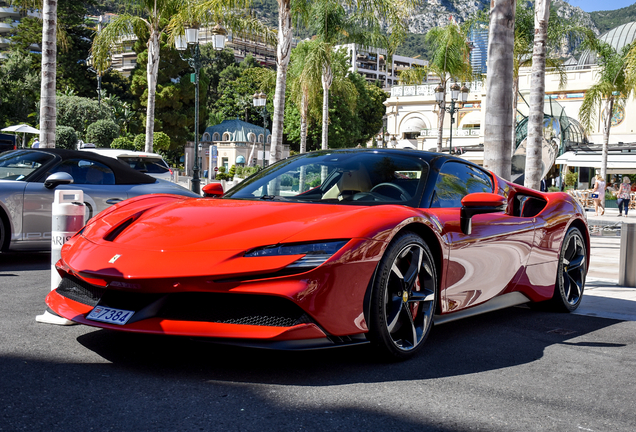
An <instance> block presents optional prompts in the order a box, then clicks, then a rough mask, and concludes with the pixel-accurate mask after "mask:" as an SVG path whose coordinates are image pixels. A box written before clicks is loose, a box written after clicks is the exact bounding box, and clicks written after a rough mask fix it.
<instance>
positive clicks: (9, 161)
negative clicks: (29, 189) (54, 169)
mask: <svg viewBox="0 0 636 432" xmlns="http://www.w3.org/2000/svg"><path fill="white" fill-rule="evenodd" d="M53 158H54V156H53V155H51V154H49V153H44V152H35V151H28V150H26V151H25V150H18V151H8V152H5V153H2V154H0V179H1V180H23V179H24V178H25V177H27V176H28V175H29V174H31V173H32V172H34V171H35V170H37V169H38V168H40V167H41V166H42V165H44V164H46V163H48V162H50V161H51V160H53Z"/></svg>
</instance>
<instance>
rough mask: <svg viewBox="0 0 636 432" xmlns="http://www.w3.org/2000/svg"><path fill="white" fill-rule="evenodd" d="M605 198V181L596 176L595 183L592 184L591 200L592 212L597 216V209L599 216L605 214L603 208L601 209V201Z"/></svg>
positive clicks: (598, 175)
mask: <svg viewBox="0 0 636 432" xmlns="http://www.w3.org/2000/svg"><path fill="white" fill-rule="evenodd" d="M604 198H605V180H603V177H601V175H600V174H597V175H596V182H594V190H593V191H592V199H593V200H594V211H596V214H595V215H594V216H598V209H599V207H600V208H601V216H603V215H604V214H605V207H603V201H602V200H603V199H604Z"/></svg>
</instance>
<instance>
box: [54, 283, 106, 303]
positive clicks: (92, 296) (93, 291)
mask: <svg viewBox="0 0 636 432" xmlns="http://www.w3.org/2000/svg"><path fill="white" fill-rule="evenodd" d="M105 292H106V290H105V289H104V288H99V287H96V286H93V285H91V284H89V283H86V282H84V281H82V280H80V279H78V278H76V277H73V276H70V275H67V276H64V278H62V281H61V282H60V284H59V285H58V287H57V293H58V294H59V295H61V296H63V297H66V298H68V299H71V300H73V301H76V302H78V303H82V304H85V305H87V306H97V303H99V300H100V299H101V298H102V296H103V295H104V293H105Z"/></svg>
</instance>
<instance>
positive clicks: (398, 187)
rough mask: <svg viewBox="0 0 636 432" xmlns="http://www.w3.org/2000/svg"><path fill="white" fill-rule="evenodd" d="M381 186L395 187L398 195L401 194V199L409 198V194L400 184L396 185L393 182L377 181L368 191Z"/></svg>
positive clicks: (373, 190) (406, 199)
mask: <svg viewBox="0 0 636 432" xmlns="http://www.w3.org/2000/svg"><path fill="white" fill-rule="evenodd" d="M383 186H389V187H392V188H395V189H397V190H398V191H399V192H400V195H401V196H400V198H401V199H402V201H408V200H410V199H411V194H409V193H408V192H407V191H405V190H404V188H403V187H402V186H400V185H396V184H395V183H379V184H377V185H375V186H373V187H372V188H371V190H370V191H369V192H375V190H376V189H379V188H381V187H383ZM376 193H379V192H376ZM380 195H384V194H380ZM385 196H386V195H385Z"/></svg>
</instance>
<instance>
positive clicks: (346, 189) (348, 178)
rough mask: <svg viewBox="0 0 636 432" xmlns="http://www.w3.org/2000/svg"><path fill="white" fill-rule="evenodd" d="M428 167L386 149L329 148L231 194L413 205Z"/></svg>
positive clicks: (265, 172) (291, 162)
mask: <svg viewBox="0 0 636 432" xmlns="http://www.w3.org/2000/svg"><path fill="white" fill-rule="evenodd" d="M427 173H428V166H427V165H426V164H425V163H423V162H422V161H420V160H419V159H417V158H413V157H407V156H402V155H395V154H387V153H379V154H376V153H363V152H355V151H353V152H350V153H349V152H334V153H330V152H328V151H325V152H319V153H312V154H308V155H306V156H299V157H296V158H293V159H290V160H288V161H285V162H284V163H281V164H278V165H276V166H275V167H272V168H269V169H266V170H263V171H262V172H261V173H259V174H257V175H256V176H254V177H251V178H250V179H248V180H246V181H244V182H241V183H240V184H239V185H238V186H237V188H236V189H234V190H232V191H231V192H230V193H228V194H226V196H227V197H232V198H244V199H256V198H260V199H276V198H284V199H288V200H294V201H304V202H322V203H328V202H332V203H333V202H337V203H342V204H347V203H352V204H361V205H371V204H374V203H377V204H382V203H400V204H406V205H414V203H416V202H417V200H418V197H419V196H421V191H422V190H423V184H424V182H425V181H426V176H427Z"/></svg>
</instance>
